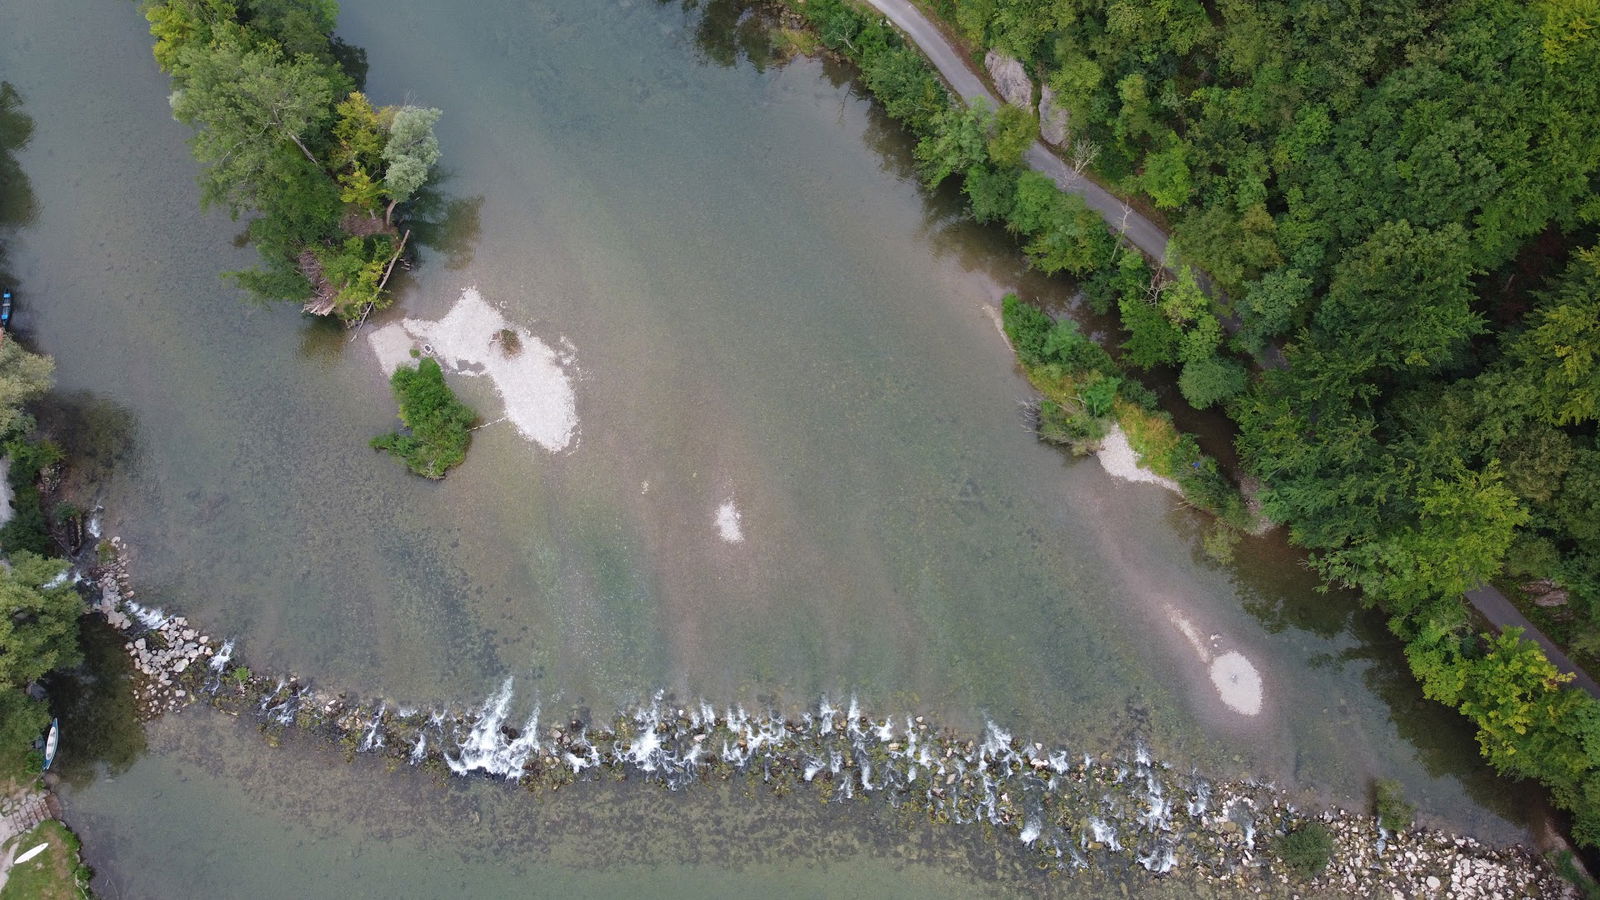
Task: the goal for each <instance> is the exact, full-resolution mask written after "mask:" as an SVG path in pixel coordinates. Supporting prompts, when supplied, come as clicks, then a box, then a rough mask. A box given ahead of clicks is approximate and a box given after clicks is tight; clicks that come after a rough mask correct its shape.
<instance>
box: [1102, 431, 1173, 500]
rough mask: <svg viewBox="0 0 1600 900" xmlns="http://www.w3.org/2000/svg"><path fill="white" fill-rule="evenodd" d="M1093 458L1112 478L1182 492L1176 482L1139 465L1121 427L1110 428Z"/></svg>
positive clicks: (1137, 457)
mask: <svg viewBox="0 0 1600 900" xmlns="http://www.w3.org/2000/svg"><path fill="white" fill-rule="evenodd" d="M1095 457H1096V458H1098V459H1099V460H1100V465H1101V467H1102V468H1104V469H1105V470H1106V473H1107V474H1109V475H1111V476H1112V477H1113V478H1121V479H1124V480H1126V481H1143V482H1146V483H1149V484H1158V485H1160V486H1162V487H1164V488H1166V489H1167V490H1169V491H1176V492H1179V493H1181V492H1182V488H1180V487H1178V483H1177V482H1176V481H1173V480H1172V479H1171V478H1164V477H1162V476H1160V475H1157V474H1156V473H1154V472H1152V471H1150V470H1149V469H1146V468H1145V467H1144V466H1142V465H1140V464H1139V454H1137V453H1135V452H1134V450H1133V445H1132V444H1129V443H1128V436H1127V435H1126V434H1125V433H1123V431H1122V426H1121V425H1113V426H1111V431H1110V432H1108V433H1107V434H1106V436H1105V439H1104V440H1102V441H1101V442H1100V450H1099V451H1098V452H1096V453H1095Z"/></svg>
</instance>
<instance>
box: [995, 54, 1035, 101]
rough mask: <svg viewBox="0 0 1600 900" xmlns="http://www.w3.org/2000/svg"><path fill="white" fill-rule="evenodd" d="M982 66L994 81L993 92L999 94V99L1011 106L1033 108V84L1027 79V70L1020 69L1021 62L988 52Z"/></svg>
mask: <svg viewBox="0 0 1600 900" xmlns="http://www.w3.org/2000/svg"><path fill="white" fill-rule="evenodd" d="M983 65H984V67H985V68H987V69H988V70H989V77H991V78H993V79H994V87H995V90H997V91H999V92H1000V97H1001V99H1003V100H1005V101H1006V102H1007V103H1009V104H1011V105H1012V106H1020V107H1022V108H1023V109H1032V108H1033V82H1032V81H1030V80H1029V79H1028V73H1027V70H1025V69H1023V68H1022V63H1021V62H1018V61H1017V60H1015V59H1012V58H1011V57H1009V56H1006V55H1005V54H1004V53H997V52H995V51H994V50H990V51H989V53H988V55H986V56H984V58H983Z"/></svg>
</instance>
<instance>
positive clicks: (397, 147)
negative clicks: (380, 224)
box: [383, 106, 440, 223]
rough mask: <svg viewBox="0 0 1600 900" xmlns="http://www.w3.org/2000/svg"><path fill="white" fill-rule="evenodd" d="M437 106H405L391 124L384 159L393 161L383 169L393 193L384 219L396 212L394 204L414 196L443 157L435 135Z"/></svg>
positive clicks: (437, 117)
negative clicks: (427, 107)
mask: <svg viewBox="0 0 1600 900" xmlns="http://www.w3.org/2000/svg"><path fill="white" fill-rule="evenodd" d="M439 116H440V112H439V110H437V109H425V108H423V107H420V106H402V107H400V108H399V109H397V110H395V113H394V122H393V123H392V124H391V125H390V126H389V141H388V143H386V144H384V145H383V159H384V161H385V162H387V163H388V164H389V167H388V169H386V170H385V171H384V173H383V186H384V190H385V192H387V193H388V195H389V208H388V209H386V210H384V214H383V221H384V222H385V223H388V222H389V221H390V220H391V219H392V218H393V216H394V208H395V207H396V206H397V205H399V204H401V203H403V202H405V201H406V200H409V199H411V195H412V194H414V193H416V191H417V188H420V187H422V185H423V184H424V183H425V182H427V180H428V170H429V169H432V168H433V164H434V163H436V162H438V161H439V139H438V138H436V137H434V136H433V123H435V122H437V121H439Z"/></svg>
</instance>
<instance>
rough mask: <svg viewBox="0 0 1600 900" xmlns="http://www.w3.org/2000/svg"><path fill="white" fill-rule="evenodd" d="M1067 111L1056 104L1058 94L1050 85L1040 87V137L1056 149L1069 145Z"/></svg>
mask: <svg viewBox="0 0 1600 900" xmlns="http://www.w3.org/2000/svg"><path fill="white" fill-rule="evenodd" d="M1068 120H1069V117H1068V115H1067V111H1066V109H1065V108H1064V107H1062V106H1061V105H1060V104H1058V103H1056V92H1055V91H1052V90H1050V85H1048V84H1043V85H1040V86H1039V137H1041V138H1044V142H1045V143H1047V144H1050V145H1051V146H1055V147H1065V146H1066V145H1067V123H1068Z"/></svg>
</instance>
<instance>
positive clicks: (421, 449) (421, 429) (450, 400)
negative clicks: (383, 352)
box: [372, 359, 478, 478]
mask: <svg viewBox="0 0 1600 900" xmlns="http://www.w3.org/2000/svg"><path fill="white" fill-rule="evenodd" d="M389 383H390V384H391V385H393V386H394V395H395V399H397V400H399V401H400V421H401V422H402V423H403V424H404V425H405V426H406V428H408V429H409V430H410V433H409V434H407V433H404V432H399V431H396V432H392V433H390V434H385V435H380V436H379V437H375V438H373V439H372V447H373V449H374V450H382V451H384V452H385V453H392V454H394V455H395V456H397V457H399V458H400V459H401V460H403V461H405V464H406V467H407V468H409V469H410V470H411V471H413V472H415V473H417V474H418V475H421V476H422V477H424V478H443V477H444V476H445V473H446V472H448V471H450V470H451V469H453V468H455V467H456V466H459V465H461V463H462V461H463V460H465V459H466V458H467V447H468V445H470V444H471V443H472V423H474V422H476V421H477V420H478V414H477V413H476V412H474V411H473V409H472V407H470V406H468V405H466V404H465V403H462V402H461V401H460V400H458V399H456V395H455V392H453V391H451V390H450V386H449V385H447V384H445V383H444V371H443V370H442V369H440V368H439V363H438V361H437V360H432V359H424V360H422V361H421V362H419V363H418V364H417V366H416V368H411V367H409V366H401V367H400V368H398V369H396V370H395V373H394V376H393V377H391V378H390V379H389Z"/></svg>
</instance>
